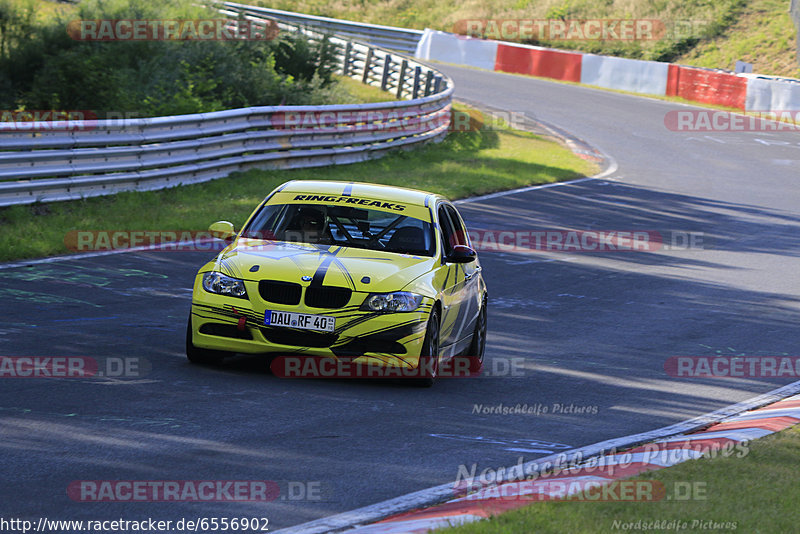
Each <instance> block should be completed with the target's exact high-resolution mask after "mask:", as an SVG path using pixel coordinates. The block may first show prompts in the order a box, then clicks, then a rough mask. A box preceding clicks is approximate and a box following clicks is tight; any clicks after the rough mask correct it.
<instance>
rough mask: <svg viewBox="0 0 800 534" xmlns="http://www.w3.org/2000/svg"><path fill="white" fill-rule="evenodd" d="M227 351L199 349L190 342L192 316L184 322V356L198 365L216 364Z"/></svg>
mask: <svg viewBox="0 0 800 534" xmlns="http://www.w3.org/2000/svg"><path fill="white" fill-rule="evenodd" d="M227 354H228V353H226V352H223V351H219V350H210V349H201V348H199V347H195V346H194V343H192V317H191V315H190V316H189V322H188V323H187V324H186V358H187V359H188V360H189V361H190V362H191V363H194V364H198V365H218V364H219V363H221V362H222V359H223V358H224V357H225V356H226V355H227Z"/></svg>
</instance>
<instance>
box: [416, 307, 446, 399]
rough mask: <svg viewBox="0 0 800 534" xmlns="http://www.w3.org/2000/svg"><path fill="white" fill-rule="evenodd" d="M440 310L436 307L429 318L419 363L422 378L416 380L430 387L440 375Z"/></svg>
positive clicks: (419, 384) (421, 384) (423, 385)
mask: <svg viewBox="0 0 800 534" xmlns="http://www.w3.org/2000/svg"><path fill="white" fill-rule="evenodd" d="M440 326H441V325H440V324H439V311H438V310H436V309H435V308H434V310H433V311H432V312H431V317H430V319H428V327H427V329H426V330H425V341H424V342H423V343H422V350H420V355H419V364H418V365H417V368H418V369H419V370H420V378H417V379H415V380H414V382H415V385H417V386H419V387H423V388H429V387H431V386H433V384H434V383H435V382H436V377H437V376H438V375H439V328H440Z"/></svg>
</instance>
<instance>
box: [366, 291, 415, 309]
mask: <svg viewBox="0 0 800 534" xmlns="http://www.w3.org/2000/svg"><path fill="white" fill-rule="evenodd" d="M420 302H422V295H415V294H414V293H406V292H405V291H397V292H395V293H372V294H371V295H370V296H368V297H367V299H366V300H365V301H364V304H362V305H361V309H362V310H363V311H378V312H409V311H414V310H416V309H417V307H419V304H420Z"/></svg>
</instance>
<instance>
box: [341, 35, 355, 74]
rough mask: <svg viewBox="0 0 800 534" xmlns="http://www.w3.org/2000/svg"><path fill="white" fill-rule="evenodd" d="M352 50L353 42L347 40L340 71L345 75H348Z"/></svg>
mask: <svg viewBox="0 0 800 534" xmlns="http://www.w3.org/2000/svg"><path fill="white" fill-rule="evenodd" d="M352 50H353V43H352V42H351V41H347V44H346V45H345V47H344V65H343V66H342V71H343V72H342V73H343V74H344V75H345V76H349V75H350V52H352Z"/></svg>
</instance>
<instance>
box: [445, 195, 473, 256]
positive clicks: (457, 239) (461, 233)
mask: <svg viewBox="0 0 800 534" xmlns="http://www.w3.org/2000/svg"><path fill="white" fill-rule="evenodd" d="M445 208H446V209H447V213H448V214H449V215H450V221H451V223H452V225H453V230H454V234H453V238H454V241H453V244H454V245H467V246H469V235H468V234H467V230H466V228H464V222H463V221H462V220H461V217H460V216H459V215H458V212H457V211H456V210H455V208H454V207H453V206H450V205H445Z"/></svg>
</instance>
